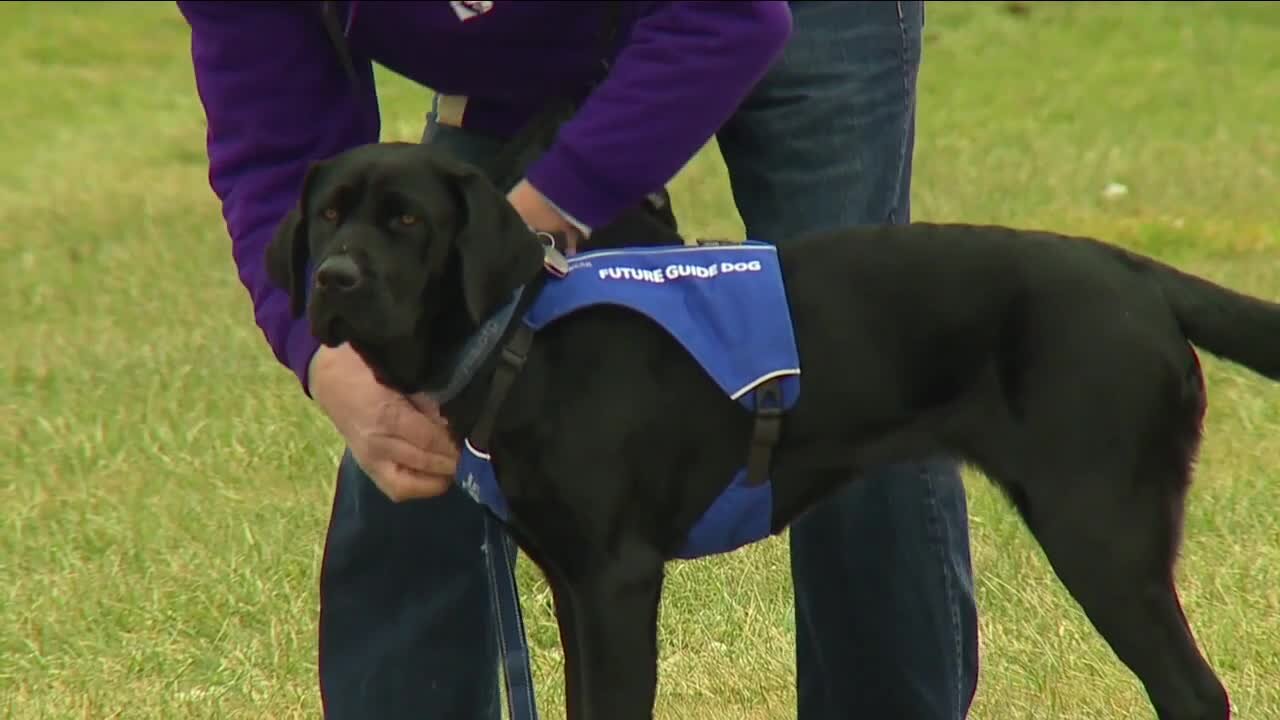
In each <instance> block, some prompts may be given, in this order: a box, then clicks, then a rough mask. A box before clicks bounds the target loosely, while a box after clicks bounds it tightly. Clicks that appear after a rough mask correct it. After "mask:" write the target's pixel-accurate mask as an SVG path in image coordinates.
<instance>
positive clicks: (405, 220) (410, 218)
mask: <svg viewBox="0 0 1280 720" xmlns="http://www.w3.org/2000/svg"><path fill="white" fill-rule="evenodd" d="M396 222H398V223H400V224H401V225H413V224H415V223H417V222H418V216H417V215H410V214H409V213H405V214H403V215H401V216H400V217H398V218H396Z"/></svg>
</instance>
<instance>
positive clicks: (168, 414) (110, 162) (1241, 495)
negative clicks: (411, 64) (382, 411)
mask: <svg viewBox="0 0 1280 720" xmlns="http://www.w3.org/2000/svg"><path fill="white" fill-rule="evenodd" d="M928 13H929V16H928V27H927V33H928V36H927V47H926V60H925V68H924V71H923V76H922V78H921V117H920V131H919V147H918V155H917V164H916V168H917V170H916V184H915V211H916V216H917V218H919V219H937V220H966V221H982V222H986V221H991V222H1000V223H1007V224H1017V225H1029V226H1037V227H1046V228H1052V229H1056V230H1062V231H1068V232H1080V233H1091V234H1096V235H1099V236H1102V237H1105V238H1107V239H1109V240H1111V241H1114V242H1117V243H1120V244H1123V245H1126V246H1129V247H1132V248H1136V249H1139V250H1142V251H1145V252H1148V253H1151V254H1154V255H1156V256H1159V257H1161V258H1163V259H1166V260H1170V261H1173V262H1176V263H1179V264H1180V265H1181V266H1183V267H1185V268H1186V269H1188V270H1191V271H1195V272H1199V273H1202V274H1204V275H1206V276H1208V277H1211V278H1213V279H1215V280H1219V281H1222V282H1225V283H1228V284H1230V285H1232V286H1234V287H1237V288H1239V289H1241V290H1244V291H1248V292H1253V293H1257V294H1260V295H1263V296H1267V297H1271V298H1276V297H1280V214H1277V208H1276V205H1277V200H1278V199H1280V124H1277V122H1276V119H1277V112H1278V111H1280V5H1277V4H1273V3H1250V4H1236V3H1226V4H1213V5H1210V4H1207V3H1204V4H1196V3H1192V4H1188V5H1184V6H1182V7H1178V6H1176V5H1174V4H1172V3H1115V4H1079V5H1066V4H1059V3H1033V4H1031V12H1030V13H1029V14H1027V15H1015V14H1011V13H1009V12H1006V11H1005V9H1004V3H983V4H955V3H945V4H944V3H933V4H931V5H930V6H929V10H928ZM186 43H187V36H186V28H185V25H184V24H183V23H182V21H181V19H180V17H179V16H178V14H177V13H176V11H175V10H174V8H173V7H172V5H171V4H169V3H156V4H111V5H99V6H97V7H89V6H88V5H82V4H78V3H5V4H4V5H2V6H0V64H3V67H4V68H5V72H4V73H3V74H0V97H3V98H5V100H4V102H3V103H0V268H3V270H2V272H3V275H2V277H3V285H2V286H0V300H2V301H3V308H4V311H3V312H2V313H0V323H3V325H2V326H0V330H2V332H0V337H3V338H4V340H5V342H4V343H3V345H2V346H0V453H2V454H0V506H2V507H3V511H2V512H0V716H3V717H14V718H24V719H25V718H59V719H61V718H73V717H84V718H105V717H122V718H124V717H127V718H178V717H181V718H213V717H217V718H231V717H234V718H242V717H243V718H281V719H283V718H294V717H315V716H317V714H318V709H319V703H318V696H317V693H316V688H315V634H314V626H315V621H316V604H317V601H316V576H317V567H318V562H319V553H320V548H321V540H322V537H323V532H324V527H325V522H326V519H327V515H328V511H329V502H330V498H331V492H332V482H333V474H334V467H335V461H336V458H337V454H338V452H339V449H340V442H339V439H338V437H337V435H336V434H335V433H334V432H333V431H332V430H331V428H330V427H329V426H328V425H327V423H326V422H325V421H324V420H323V418H322V417H321V415H320V414H319V413H318V412H317V411H316V410H315V409H314V408H313V407H312V406H311V405H310V404H309V403H308V401H306V400H305V399H304V398H303V397H302V396H301V394H300V393H299V392H298V391H297V389H296V386H295V384H294V381H293V379H292V377H291V376H290V375H289V374H288V373H287V372H286V371H285V370H283V369H282V368H280V367H278V366H277V365H276V364H275V363H274V361H273V360H272V358H271V357H270V355H269V352H268V351H267V348H266V345H265V343H264V342H263V341H262V339H261V337H260V335H259V332H258V330H257V328H256V327H255V326H254V325H253V321H252V317H251V314H250V306H249V302H248V299H247V297H246V296H245V294H244V292H243V290H242V288H241V287H240V285H239V283H238V281H237V280H236V277H235V272H234V267H233V265H232V263H231V258H230V255H229V252H228V249H229V244H228V241H227V239H226V237H225V235H224V230H223V226H222V222H221V219H220V216H219V213H218V208H217V206H216V204H215V202H214V198H213V195H212V193H211V192H210V191H209V189H208V186H207V184H206V176H205V172H206V168H205V165H204V155H203V151H204V150H203V142H204V130H203V120H202V116H201V112H200V108H199V105H198V102H197V99H196V96H195V92H194V88H193V84H192V76H191V70H190V68H189V64H188V63H189V59H188V55H187V44H186ZM380 80H381V86H382V94H383V97H384V112H385V117H386V136H387V137H388V138H402V139H414V138H416V137H417V136H418V133H419V132H420V126H419V123H420V122H421V118H422V113H423V111H424V109H425V106H426V99H427V98H426V94H425V92H424V91H422V90H420V89H415V88H413V87H411V86H409V85H408V84H407V83H405V82H404V81H403V80H401V79H399V78H396V77H394V76H391V75H390V74H389V73H381V74H380ZM1110 182H1119V183H1123V184H1125V185H1126V186H1127V187H1128V188H1129V190H1130V192H1129V194H1128V195H1127V196H1125V197H1123V198H1119V199H1115V200H1107V199H1105V198H1104V197H1103V195H1102V190H1103V188H1104V187H1105V186H1106V185H1107V183H1110ZM675 192H676V196H677V202H678V205H679V209H680V212H681V215H682V220H683V222H684V223H685V225H686V226H687V227H688V228H689V229H690V230H691V231H693V232H695V233H697V234H726V233H727V234H735V235H736V234H739V233H740V232H741V229H740V225H739V221H738V219H737V217H736V215H735V213H734V211H733V206H732V203H731V201H730V199H729V195H728V191H727V187H726V186H725V183H724V177H723V170H722V167H721V165H720V162H719V159H718V157H717V156H716V154H715V150H714V148H708V149H707V151H706V152H704V153H703V154H702V155H700V156H699V158H698V159H697V160H696V161H695V162H694V163H692V164H691V165H690V166H689V167H688V168H687V169H686V170H685V171H684V172H683V173H682V174H681V176H680V177H679V178H678V180H677V182H676V184H675ZM1207 372H1208V379H1209V384H1210V391H1211V393H1212V405H1211V409H1210V414H1209V419H1208V439H1207V442H1206V445H1205V449H1204V453H1203V458H1202V461H1201V464H1200V474H1199V479H1198V483H1197V485H1196V486H1195V489H1194V492H1193V495H1192V498H1191V503H1190V509H1189V517H1188V530H1187V541H1186V547H1185V552H1184V558H1183V561H1182V564H1181V587H1182V593H1183V599H1184V602H1185V604H1186V610H1187V613H1188V615H1189V616H1190V619H1191V621H1192V623H1193V625H1194V627H1195V630H1196V632H1197V634H1198V637H1199V638H1200V640H1201V641H1202V643H1203V646H1204V648H1205V650H1206V652H1207V653H1208V655H1209V657H1210V658H1211V661H1212V662H1213V664H1214V665H1215V667H1216V668H1217V669H1218V670H1219V671H1220V672H1221V674H1222V676H1223V677H1224V678H1225V681H1226V683H1227V684H1228V686H1229V688H1230V689H1231V692H1232V697H1233V699H1234V701H1235V703H1236V705H1237V709H1238V712H1239V715H1238V716H1239V717H1241V718H1256V719H1258V720H1264V719H1266V718H1275V717H1280V682H1278V681H1277V678H1280V478H1277V477H1276V475H1277V473H1276V467H1275V464H1274V459H1275V458H1277V457H1280V392H1278V391H1277V389H1276V388H1275V387H1272V386H1269V385H1267V384H1266V383H1265V382H1264V381H1262V380H1260V379H1259V378H1257V377H1256V376H1252V375H1249V374H1247V373H1246V372H1244V371H1242V370H1240V369H1238V368H1235V367H1232V366H1228V365H1226V364H1223V363H1219V362H1217V361H1214V360H1212V359H1210V360H1208V361H1207ZM968 486H969V489H970V493H971V495H970V497H971V515H972V528H973V535H974V556H975V564H976V568H977V577H978V592H979V602H980V609H981V619H982V628H981V629H982V639H981V642H982V658H983V665H982V676H981V684H980V689H979V692H978V698H977V701H976V705H975V708H974V711H973V714H972V717H974V718H980V719H983V720H1012V719H1014V718H1018V719H1021V718H1119V717H1126V718H1127V717H1149V716H1150V713H1149V710H1148V708H1147V706H1146V701H1145V698H1144V696H1143V695H1142V694H1141V692H1140V690H1139V688H1138V686H1137V684H1136V682H1135V680H1134V678H1133V677H1132V676H1131V675H1130V674H1129V673H1128V671H1127V670H1125V669H1124V668H1123V667H1122V666H1120V665H1119V663H1118V662H1116V661H1115V659H1114V658H1113V656H1112V655H1111V653H1110V652H1109V651H1108V650H1107V648H1106V647H1105V645H1103V643H1102V641H1101V640H1099V639H1098V637H1097V636H1096V634H1095V633H1094V632H1093V631H1092V630H1091V628H1090V627H1089V626H1088V625H1087V624H1086V623H1085V621H1084V619H1083V617H1082V615H1081V613H1080V612H1079V610H1078V608H1077V607H1076V606H1075V604H1074V603H1073V602H1072V601H1071V600H1070V599H1069V597H1068V596H1067V595H1066V594H1065V593H1064V591H1063V590H1062V589H1061V586H1060V585H1059V584H1058V583H1057V581H1056V580H1055V579H1054V578H1053V576H1052V574H1051V573H1050V571H1049V569H1048V567H1047V565H1046V564H1045V562H1044V559H1043V557H1042V555H1041V554H1040V552H1039V550H1038V548H1037V547H1036V546H1035V545H1034V543H1033V542H1032V541H1031V540H1030V538H1029V537H1028V535H1027V533H1026V532H1025V531H1024V530H1023V528H1022V527H1021V526H1020V525H1019V523H1018V521H1017V520H1016V519H1015V517H1014V516H1013V514H1012V513H1011V512H1010V511H1009V510H1008V509H1007V508H1006V507H1004V505H1003V503H1002V502H1001V501H999V500H998V499H997V498H996V496H995V494H994V493H993V492H992V491H991V489H990V488H989V487H988V486H987V485H986V484H985V483H983V482H982V481H981V480H980V479H977V478H970V482H969V484H968ZM785 542H786V541H785V538H780V539H777V540H774V541H770V542H766V543H763V544H760V545H757V546H753V547H751V548H750V549H748V550H746V551H743V552H739V553H736V554H733V555H731V556H729V557H723V558H718V559H715V560H709V561H704V562H699V563H694V564H683V565H679V566H676V567H674V568H673V571H672V575H671V580H670V583H669V586H668V588H667V592H666V596H665V604H664V614H663V620H662V627H661V632H662V643H663V646H662V647H663V650H662V685H661V691H660V692H661V700H660V716H661V717H663V718H693V719H697V720H704V719H705V720H710V719H713V718H726V719H728V718H733V719H735V720H736V719H738V718H749V719H753V720H754V719H758V718H786V717H792V716H793V713H794V710H793V707H794V695H793V690H792V685H793V682H794V669H793V661H792V647H793V645H792V642H793V635H792V622H793V616H792V609H791V596H790V581H789V576H788V572H787V556H786V546H785ZM521 569H522V573H523V583H524V589H525V598H524V600H525V603H526V607H527V612H528V621H529V625H530V633H531V635H532V639H533V641H534V643H535V651H534V657H535V661H536V665H537V667H536V671H537V674H538V680H539V690H540V693H541V695H540V699H541V702H542V703H543V706H544V708H546V709H547V710H548V711H550V712H551V713H552V716H553V717H554V716H557V715H559V709H560V707H561V683H560V677H559V673H560V655H559V648H558V645H557V643H556V636H555V628H554V625H553V623H552V620H551V617H550V615H549V604H548V603H549V600H548V596H547V593H546V590H545V587H544V586H543V585H542V583H541V582H540V581H539V580H538V578H537V577H536V576H535V575H534V574H533V573H531V572H530V569H529V567H528V566H527V565H524V566H522V568H521ZM875 621H876V620H875V619H874V618H868V622H875Z"/></svg>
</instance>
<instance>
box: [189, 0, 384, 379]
mask: <svg viewBox="0 0 1280 720" xmlns="http://www.w3.org/2000/svg"><path fill="white" fill-rule="evenodd" d="M177 5H178V7H179V9H180V11H181V13H182V15H183V17H184V18H185V19H186V21H187V23H188V24H189V25H190V27H191V57H192V63H193V66H194V70H195V82H196V89H197V92H198V94H199V97H200V101H201V103H202V104H203V106H204V112H205V116H206V121H207V130H206V133H207V134H206V144H207V151H208V157H209V184H210V186H211V187H212V189H213V191H214V193H215V194H216V196H217V197H218V199H219V201H220V202H221V204H222V215H223V218H224V220H225V222H226V227H227V231H228V233H229V234H230V236H231V250H232V256H233V259H234V261H235V265H236V268H237V270H238V273H239V276H240V282H241V283H243V285H244V287H245V289H246V290H248V292H249V297H250V298H251V300H252V303H253V313H254V319H255V320H256V322H257V324H258V327H259V328H261V330H262V333H263V334H264V335H265V336H266V339H267V342H268V344H270V346H271V349H272V352H273V353H274V354H275V356H276V358H277V359H278V360H279V361H280V362H281V363H283V364H284V365H286V366H287V367H289V368H290V369H291V370H293V372H294V374H295V375H297V377H298V380H299V382H300V383H301V384H302V387H303V390H304V391H305V392H308V393H309V392H310V388H309V385H308V377H307V369H308V365H309V364H310V360H311V356H312V355H313V354H314V353H315V351H316V349H317V348H318V347H319V343H318V342H317V341H316V339H315V338H314V337H313V336H312V335H311V332H310V330H309V328H308V327H307V323H306V321H305V319H295V318H293V317H292V316H291V314H290V312H289V298H288V295H287V292H286V291H285V290H283V289H281V288H277V287H275V285H273V284H272V283H271V281H270V280H269V279H268V277H267V274H266V270H265V267H264V264H263V263H264V261H263V254H264V250H265V248H266V245H267V243H268V242H269V241H270V240H271V237H272V235H273V234H274V232H275V228H276V226H277V224H278V223H279V222H280V220H281V219H282V218H283V217H284V215H285V213H286V212H287V211H288V210H289V208H290V207H291V206H292V204H293V203H295V202H297V198H298V192H299V190H300V187H301V184H302V179H303V176H304V175H305V173H306V171H307V168H308V167H309V166H310V164H311V163H312V162H314V161H316V160H320V159H323V158H326V157H328V156H331V155H333V154H335V153H338V152H341V151H343V150H345V149H347V148H350V147H353V146H355V145H360V144H364V143H368V142H374V141H376V140H377V138H378V132H379V124H380V118H379V115H378V105H377V98H376V94H375V90H374V80H373V74H372V72H373V70H372V66H371V65H370V63H369V62H368V61H361V60H360V59H359V58H355V61H356V63H357V64H356V75H357V76H358V82H357V83H355V84H353V83H352V81H351V80H350V79H349V78H348V76H347V74H346V72H345V71H344V69H343V66H342V64H341V62H340V61H339V59H338V55H337V53H336V50H335V49H334V48H333V46H332V44H331V42H330V40H329V36H328V34H327V33H326V31H325V27H324V24H323V22H322V20H321V18H320V14H319V11H318V9H317V5H316V4H315V3H306V2H298V3H266V2H235V3H228V2H216V1H214V2H195V1H186V0H179V1H178V3H177ZM357 88H358V89H357Z"/></svg>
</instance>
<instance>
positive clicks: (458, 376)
mask: <svg viewBox="0 0 1280 720" xmlns="http://www.w3.org/2000/svg"><path fill="white" fill-rule="evenodd" d="M523 294H524V288H523V287H519V288H516V291H515V292H514V293H513V294H512V296H511V300H509V301H508V302H507V304H506V305H503V306H502V307H501V308H499V309H498V310H497V311H496V312H494V313H493V314H492V315H490V316H489V319H488V320H485V322H484V324H483V325H481V326H480V329H479V330H477V331H476V333H475V334H474V335H472V336H471V337H470V338H468V339H467V342H466V343H464V344H463V346H462V348H461V349H460V350H458V352H457V354H456V356H455V357H456V359H455V360H454V362H453V370H452V371H451V372H450V373H449V380H448V381H447V382H446V383H445V385H444V387H443V388H441V389H439V390H436V391H432V392H429V393H428V395H430V396H431V398H432V399H433V400H434V401H435V402H437V403H439V404H440V405H443V404H445V403H447V402H449V401H450V400H452V399H454V398H455V397H457V396H458V393H460V392H462V389H463V388H465V387H466V386H467V383H469V382H471V379H472V378H474V377H475V375H476V372H477V371H479V370H480V366H481V365H483V364H484V361H485V360H486V359H488V358H489V356H490V355H492V354H493V352H494V350H496V349H497V347H498V341H499V340H501V339H502V336H503V334H504V333H505V332H506V330H507V327H508V326H509V325H510V324H511V319H512V318H513V317H514V316H515V311H516V306H517V305H519V304H520V296H521V295H523Z"/></svg>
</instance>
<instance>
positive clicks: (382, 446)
mask: <svg viewBox="0 0 1280 720" xmlns="http://www.w3.org/2000/svg"><path fill="white" fill-rule="evenodd" d="M368 452H369V455H370V457H376V458H378V459H380V460H383V461H385V462H388V463H392V464H394V465H396V466H398V467H401V468H404V469H405V470H408V471H411V472H414V473H418V474H420V475H423V476H429V477H430V476H434V477H443V478H447V479H451V478H452V477H453V474H454V472H455V471H456V470H457V468H458V462H457V453H452V452H451V453H449V454H442V453H437V452H431V451H428V450H424V449H423V448H422V447H420V446H418V445H416V444H414V443H411V442H409V441H408V440H406V439H404V438H400V437H395V436H391V435H375V436H373V437H370V438H369V445H368Z"/></svg>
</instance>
